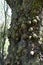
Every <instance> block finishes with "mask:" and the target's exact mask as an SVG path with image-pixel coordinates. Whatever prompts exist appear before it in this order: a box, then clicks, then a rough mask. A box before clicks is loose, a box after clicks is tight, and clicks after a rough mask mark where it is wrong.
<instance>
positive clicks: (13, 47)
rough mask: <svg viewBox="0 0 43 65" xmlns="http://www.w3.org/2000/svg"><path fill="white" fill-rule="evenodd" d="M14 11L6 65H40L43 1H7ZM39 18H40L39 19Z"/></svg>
mask: <svg viewBox="0 0 43 65" xmlns="http://www.w3.org/2000/svg"><path fill="white" fill-rule="evenodd" d="M6 2H7V4H8V5H9V6H10V7H11V9H12V17H11V27H10V29H9V30H8V38H9V41H10V46H9V49H8V52H9V54H8V56H7V59H6V60H7V61H6V65H39V64H40V62H42V61H38V62H37V59H40V53H41V54H42V55H43V53H42V52H43V47H42V45H43V44H41V45H40V44H39V42H38V41H39V39H40V36H39V31H40V24H41V18H40V14H41V10H42V7H43V5H42V2H43V0H39V1H38V0H6ZM37 17H38V18H37Z"/></svg>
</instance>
